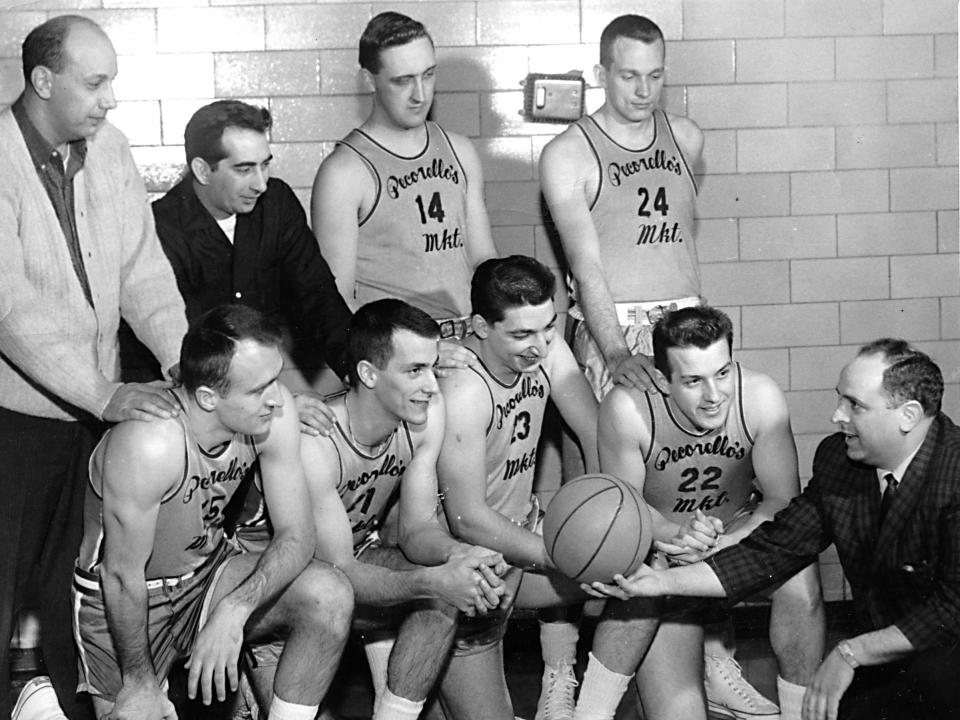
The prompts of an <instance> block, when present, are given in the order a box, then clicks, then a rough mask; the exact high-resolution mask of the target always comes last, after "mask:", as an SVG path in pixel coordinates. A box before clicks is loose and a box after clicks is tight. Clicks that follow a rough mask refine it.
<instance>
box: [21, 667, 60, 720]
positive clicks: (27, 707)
mask: <svg viewBox="0 0 960 720" xmlns="http://www.w3.org/2000/svg"><path fill="white" fill-rule="evenodd" d="M10 720H67V716H66V715H64V714H63V710H62V709H61V708H60V703H59V701H58V700H57V692H56V690H54V689H53V683H51V682H50V678H48V677H47V676H46V675H40V676H37V677H35V678H33V679H32V680H30V682H28V683H27V684H26V685H24V686H23V690H21V691H20V696H19V697H18V698H17V704H16V705H14V707H13V713H12V714H11V715H10Z"/></svg>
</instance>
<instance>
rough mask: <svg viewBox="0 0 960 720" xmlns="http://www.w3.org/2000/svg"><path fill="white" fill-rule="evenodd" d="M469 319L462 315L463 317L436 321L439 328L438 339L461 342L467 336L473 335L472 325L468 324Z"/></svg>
mask: <svg viewBox="0 0 960 720" xmlns="http://www.w3.org/2000/svg"><path fill="white" fill-rule="evenodd" d="M470 319H471V318H470V316H469V315H464V316H463V317H454V318H445V319H443V320H437V325H439V326H440V339H441V340H446V339H448V338H456V339H457V340H462V339H463V338H465V337H467V336H468V335H473V323H472V322H470Z"/></svg>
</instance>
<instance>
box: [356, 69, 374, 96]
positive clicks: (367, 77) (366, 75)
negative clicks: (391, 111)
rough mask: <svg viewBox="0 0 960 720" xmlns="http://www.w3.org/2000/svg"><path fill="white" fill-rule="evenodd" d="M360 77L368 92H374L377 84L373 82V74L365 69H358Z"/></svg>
mask: <svg viewBox="0 0 960 720" xmlns="http://www.w3.org/2000/svg"><path fill="white" fill-rule="evenodd" d="M360 77H361V78H362V79H363V86H364V87H365V88H366V89H367V90H369V91H370V92H376V90H377V84H376V82H375V81H374V77H373V73H372V72H370V71H369V70H367V69H366V68H360Z"/></svg>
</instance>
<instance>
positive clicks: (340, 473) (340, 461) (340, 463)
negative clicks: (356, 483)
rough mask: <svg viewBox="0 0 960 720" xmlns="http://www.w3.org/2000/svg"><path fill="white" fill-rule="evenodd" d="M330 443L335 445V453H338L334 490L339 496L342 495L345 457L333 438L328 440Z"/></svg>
mask: <svg viewBox="0 0 960 720" xmlns="http://www.w3.org/2000/svg"><path fill="white" fill-rule="evenodd" d="M327 439H328V440H329V441H330V444H331V445H333V449H334V451H335V452H336V453H337V467H338V471H337V482H336V484H335V486H334V489H335V490H336V491H337V494H338V495H339V494H340V481H341V480H343V455H341V454H340V445H339V444H337V443H336V442H334V441H333V438H327Z"/></svg>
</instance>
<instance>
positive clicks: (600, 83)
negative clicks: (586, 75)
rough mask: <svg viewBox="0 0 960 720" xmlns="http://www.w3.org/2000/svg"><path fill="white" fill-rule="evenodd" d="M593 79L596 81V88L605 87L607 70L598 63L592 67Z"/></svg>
mask: <svg viewBox="0 0 960 720" xmlns="http://www.w3.org/2000/svg"><path fill="white" fill-rule="evenodd" d="M593 77H594V79H595V80H596V81H597V87H602V88H605V87H606V86H607V69H606V68H605V67H604V66H603V65H601V64H600V63H597V64H596V65H594V66H593Z"/></svg>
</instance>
